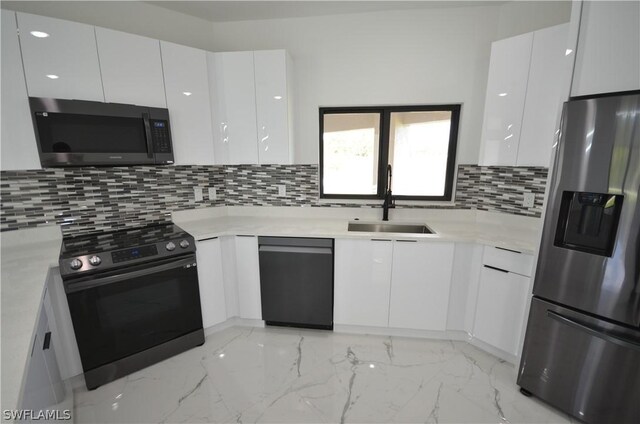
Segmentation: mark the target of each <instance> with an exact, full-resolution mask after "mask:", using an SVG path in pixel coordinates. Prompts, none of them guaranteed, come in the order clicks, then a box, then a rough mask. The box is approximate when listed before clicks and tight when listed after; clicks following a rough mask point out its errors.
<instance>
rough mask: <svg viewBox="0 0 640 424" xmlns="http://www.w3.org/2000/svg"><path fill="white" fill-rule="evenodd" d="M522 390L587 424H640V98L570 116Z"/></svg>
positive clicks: (578, 108) (608, 100)
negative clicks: (608, 423) (624, 423)
mask: <svg viewBox="0 0 640 424" xmlns="http://www.w3.org/2000/svg"><path fill="white" fill-rule="evenodd" d="M558 143H559V144H558V147H557V148H558V151H557V156H556V162H555V169H554V173H553V177H552V179H551V185H550V194H549V203H548V206H547V213H546V216H545V222H544V230H543V235H542V244H541V248H540V255H539V258H538V267H537V272H536V278H535V284H534V288H533V295H534V296H533V300H532V302H531V311H530V314H529V321H528V325H527V332H526V337H525V342H524V348H523V352H522V360H521V363H520V368H519V373H518V385H520V387H521V388H522V389H524V393H527V394H528V393H531V394H533V395H535V396H537V397H539V398H541V399H543V400H544V401H546V402H548V403H550V404H552V405H554V406H556V407H557V408H559V409H562V410H563V411H565V412H567V413H569V414H571V415H573V416H574V417H576V418H578V419H580V420H583V421H586V422H589V423H605V422H611V423H623V422H629V423H631V422H634V423H637V422H638V420H640V402H639V400H640V197H639V196H640V92H631V93H622V94H617V95H605V96H598V97H594V98H578V99H572V100H571V101H569V102H567V103H566V104H565V107H564V112H563V119H562V129H561V133H560V137H559V142H558Z"/></svg>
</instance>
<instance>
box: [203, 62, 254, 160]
mask: <svg viewBox="0 0 640 424" xmlns="http://www.w3.org/2000/svg"><path fill="white" fill-rule="evenodd" d="M207 61H208V63H209V88H210V91H211V105H212V111H211V112H212V127H213V145H214V157H215V161H216V164H257V163H258V145H257V135H256V134H257V129H256V100H255V99H256V97H255V95H256V90H255V79H254V70H253V52H230V53H208V54H207Z"/></svg>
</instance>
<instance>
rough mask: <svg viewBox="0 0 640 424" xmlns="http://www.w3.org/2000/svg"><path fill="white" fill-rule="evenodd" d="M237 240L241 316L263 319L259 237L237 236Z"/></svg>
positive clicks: (237, 271)
mask: <svg viewBox="0 0 640 424" xmlns="http://www.w3.org/2000/svg"><path fill="white" fill-rule="evenodd" d="M235 241H236V278H237V282H238V307H239V314H240V318H247V319H262V303H261V298H260V266H259V262H258V237H255V236H236V238H235Z"/></svg>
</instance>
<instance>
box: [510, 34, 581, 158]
mask: <svg viewBox="0 0 640 424" xmlns="http://www.w3.org/2000/svg"><path fill="white" fill-rule="evenodd" d="M568 35H569V24H563V25H556V26H553V27H550V28H545V29H543V30H540V31H536V32H535V33H534V35H533V51H532V52H531V65H530V68H529V80H528V82H527V96H526V99H525V103H524V115H523V119H522V130H521V132H520V143H519V148H518V156H517V160H516V165H517V166H545V167H548V166H549V162H550V157H551V146H552V145H553V142H554V140H555V138H556V131H557V130H558V128H559V124H560V115H561V114H562V103H563V101H564V100H566V94H567V92H568V88H569V83H570V82H569V79H568V77H569V75H570V74H569V72H570V71H571V62H572V61H571V58H572V56H570V55H567V54H566V47H567V37H568Z"/></svg>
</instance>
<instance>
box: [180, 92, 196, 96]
mask: <svg viewBox="0 0 640 424" xmlns="http://www.w3.org/2000/svg"><path fill="white" fill-rule="evenodd" d="M182 94H184V95H185V96H190V95H192V94H193V93H192V92H191V91H183V92H182Z"/></svg>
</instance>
